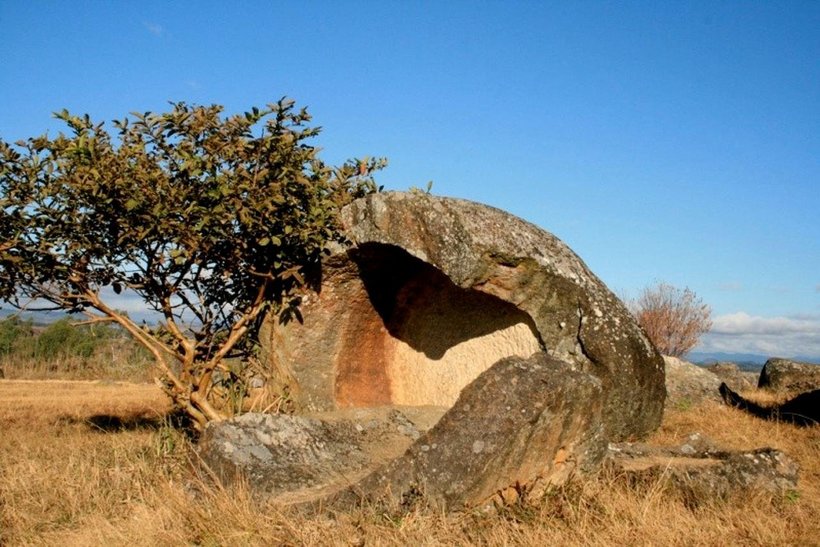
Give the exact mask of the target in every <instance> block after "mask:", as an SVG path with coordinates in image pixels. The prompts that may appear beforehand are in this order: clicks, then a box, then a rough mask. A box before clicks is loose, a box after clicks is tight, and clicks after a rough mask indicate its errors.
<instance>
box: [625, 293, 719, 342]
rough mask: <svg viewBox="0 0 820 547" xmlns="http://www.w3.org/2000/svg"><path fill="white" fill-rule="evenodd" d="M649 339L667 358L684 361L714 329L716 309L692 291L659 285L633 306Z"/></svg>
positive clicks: (639, 322) (633, 311)
mask: <svg viewBox="0 0 820 547" xmlns="http://www.w3.org/2000/svg"><path fill="white" fill-rule="evenodd" d="M630 308H631V311H632V313H633V314H634V315H635V318H636V319H637V320H638V324H639V325H640V326H641V327H643V329H644V331H645V332H646V335H647V336H649V339H650V340H652V343H654V344H655V347H657V348H658V351H660V352H661V353H662V354H664V355H671V356H673V357H681V356H683V355H685V354H686V353H687V352H688V351H689V350H690V349H692V348H693V347H695V345H696V344H697V343H698V340H699V339H700V337H701V335H703V334H704V333H706V332H709V329H711V328H712V320H711V316H712V309H711V308H710V307H709V306H708V305H706V304H704V303H703V301H702V300H701V299H700V298H699V297H698V296H697V295H696V294H695V293H694V292H692V291H691V290H689V289H688V288H686V289H683V290H681V289H677V288H675V287H673V286H672V285H669V284H667V283H659V284H657V285H655V286H652V287H647V288H645V289H644V290H643V292H642V293H641V295H640V296H639V297H638V299H637V300H636V301H634V302H632V303H631V304H630Z"/></svg>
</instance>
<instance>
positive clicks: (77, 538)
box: [0, 380, 820, 546]
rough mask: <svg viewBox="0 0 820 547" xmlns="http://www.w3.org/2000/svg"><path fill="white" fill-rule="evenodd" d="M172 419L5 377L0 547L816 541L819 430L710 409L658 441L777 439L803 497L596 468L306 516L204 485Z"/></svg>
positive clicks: (122, 392) (149, 394)
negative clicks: (525, 484)
mask: <svg viewBox="0 0 820 547" xmlns="http://www.w3.org/2000/svg"><path fill="white" fill-rule="evenodd" d="M167 410H168V403H167V401H166V400H165V398H164V397H163V395H162V394H161V393H160V391H159V390H158V389H157V388H154V387H153V386H145V385H133V384H102V383H92V382H13V381H8V380H6V381H0V430H2V431H3V443H0V544H2V545H6V544H8V545H21V544H22V545H25V544H38V545H43V544H44V545H129V546H134V545H396V546H399V545H401V546H404V545H548V544H562V545H601V546H604V545H606V546H609V545H782V544H795V545H797V544H799V545H811V544H816V541H817V538H818V537H820V529H818V525H819V524H820V462H818V454H820V427H814V428H803V429H801V428H797V427H794V426H791V425H788V424H780V423H776V422H771V423H770V422H762V421H760V420H757V419H755V418H753V417H751V416H747V415H746V414H744V413H742V412H740V411H737V410H735V409H733V408H729V407H725V406H721V405H717V404H707V405H703V406H695V407H692V408H691V409H688V410H685V411H683V410H670V411H669V412H668V413H667V415H666V416H665V419H664V422H663V425H662V427H661V429H660V430H659V431H658V432H657V433H656V434H655V436H654V438H653V439H652V440H653V441H654V442H663V443H669V444H675V443H681V442H682V441H683V439H684V438H685V437H686V436H687V435H688V434H689V433H692V432H694V431H699V432H702V433H703V434H705V435H707V436H711V437H712V438H713V439H714V440H715V441H717V442H719V443H720V444H722V445H724V446H727V447H729V448H737V449H747V448H754V447H759V446H763V445H770V446H774V447H776V448H779V449H781V450H784V451H785V452H786V453H788V454H789V455H791V456H792V457H793V458H795V459H796V460H797V461H798V462H799V463H800V464H801V466H802V471H801V484H800V490H799V493H796V494H793V495H790V496H787V497H785V498H782V499H780V498H773V497H772V496H767V495H765V494H760V495H755V496H753V497H751V498H749V499H746V500H744V502H743V503H742V504H740V503H737V504H736V503H720V502H716V503H714V504H705V505H699V506H697V507H694V508H693V507H690V506H687V505H686V503H685V500H682V499H681V498H680V496H678V495H676V493H675V492H674V491H673V490H671V489H670V488H669V486H668V484H667V483H666V482H665V481H663V480H660V479H659V480H658V481H654V482H649V483H646V484H641V485H629V484H627V483H626V482H625V481H623V480H620V479H619V477H617V476H610V475H606V474H603V475H602V476H600V477H598V478H595V479H587V480H576V481H573V482H570V483H569V484H567V485H564V486H562V487H560V488H555V489H553V490H552V491H550V492H549V493H548V494H547V495H545V496H544V497H542V498H540V499H532V500H527V501H526V502H524V503H520V504H518V505H512V506H509V507H505V508H502V509H501V510H500V511H498V512H480V511H467V512H462V513H453V514H445V513H442V512H440V511H436V510H435V509H431V508H419V509H417V510H415V511H413V512H410V513H409V514H406V515H391V514H387V513H385V512H383V511H381V510H379V509H378V508H376V507H363V508H359V509H356V510H352V511H349V512H339V513H322V514H319V515H308V514H305V513H303V512H300V511H299V510H296V509H293V508H282V507H277V506H275V505H273V504H271V503H266V502H264V501H259V500H257V499H254V498H253V496H251V495H250V493H249V492H248V490H247V488H244V487H243V486H242V485H241V484H240V485H237V486H234V487H231V488H222V487H220V486H218V485H216V484H214V483H212V482H211V481H209V480H207V479H203V478H201V477H198V476H197V475H196V474H195V473H193V472H192V469H193V467H194V466H192V461H193V460H194V459H195V453H194V452H193V451H192V450H191V447H190V445H189V444H188V441H187V440H186V439H185V438H184V437H183V436H182V435H180V434H179V433H178V432H177V431H175V430H173V429H171V428H169V427H168V426H166V425H165V423H164V421H163V420H162V416H163V414H164V413H165V412H166V411H167ZM101 415H108V416H119V417H120V418H121V420H122V423H123V424H125V426H124V427H121V428H113V429H105V428H100V427H97V426H96V425H94V422H93V421H92V420H91V418H93V417H94V416H101ZM139 416H141V417H142V420H141V421H139V420H133V419H131V418H133V417H139ZM152 417H153V418H154V419H153V421H152V419H151V418H152ZM129 424H131V425H129Z"/></svg>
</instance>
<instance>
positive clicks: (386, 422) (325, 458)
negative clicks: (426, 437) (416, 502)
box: [198, 407, 444, 503]
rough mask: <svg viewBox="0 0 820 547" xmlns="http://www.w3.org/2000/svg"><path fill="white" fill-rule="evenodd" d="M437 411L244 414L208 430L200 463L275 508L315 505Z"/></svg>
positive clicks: (398, 446)
mask: <svg viewBox="0 0 820 547" xmlns="http://www.w3.org/2000/svg"><path fill="white" fill-rule="evenodd" d="M443 412H444V409H440V408H434V407H420V408H384V407H382V408H366V409H347V410H340V411H334V412H328V413H322V414H316V415H313V416H289V415H285V414H273V415H272V414H244V415H242V416H239V417H236V418H233V419H230V420H227V421H223V422H211V423H210V424H208V426H207V428H206V429H205V432H204V434H203V436H202V438H201V439H200V442H199V445H198V451H199V455H200V457H201V459H202V461H203V462H204V463H205V464H206V465H207V466H208V467H209V468H210V469H211V470H212V471H213V472H215V473H216V474H217V476H219V477H220V478H221V479H222V480H223V481H225V482H231V481H233V480H235V479H236V478H237V477H243V478H245V479H247V481H248V483H249V484H250V485H252V487H253V489H254V491H256V492H261V493H265V494H267V495H269V496H270V497H271V498H272V499H274V500H278V501H280V502H282V503H296V502H304V501H311V500H314V499H320V498H322V497H323V496H327V495H328V494H330V493H332V492H335V491H337V490H339V489H341V488H345V487H348V486H350V485H351V484H353V483H355V482H356V481H357V480H359V479H361V478H362V477H363V476H365V475H366V474H367V473H369V472H371V471H373V470H374V469H375V468H376V467H378V466H379V465H382V464H385V463H386V462H388V461H389V460H390V459H392V458H395V457H397V456H399V455H401V454H402V452H404V450H406V449H407V447H409V446H410V445H411V444H412V443H413V441H415V440H416V439H418V438H419V437H420V436H421V434H422V432H424V431H426V430H427V429H429V428H430V427H432V425H433V424H434V423H435V422H436V421H438V419H439V418H440V417H441V415H442V413H443Z"/></svg>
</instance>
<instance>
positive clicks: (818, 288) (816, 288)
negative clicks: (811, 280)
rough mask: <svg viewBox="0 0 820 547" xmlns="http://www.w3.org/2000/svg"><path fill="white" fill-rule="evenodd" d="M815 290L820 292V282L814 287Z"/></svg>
mask: <svg viewBox="0 0 820 547" xmlns="http://www.w3.org/2000/svg"><path fill="white" fill-rule="evenodd" d="M814 290H815V291H817V292H820V283H818V284H817V286H815V287H814Z"/></svg>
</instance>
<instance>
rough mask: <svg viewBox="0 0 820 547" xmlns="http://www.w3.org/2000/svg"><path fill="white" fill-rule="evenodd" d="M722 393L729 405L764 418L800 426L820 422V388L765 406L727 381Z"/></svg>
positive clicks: (721, 386) (721, 388) (723, 385)
mask: <svg viewBox="0 0 820 547" xmlns="http://www.w3.org/2000/svg"><path fill="white" fill-rule="evenodd" d="M720 394H721V396H722V397H723V400H724V402H725V403H726V404H727V405H730V406H734V407H736V408H739V409H741V410H744V411H746V412H748V413H749V414H752V415H754V416H757V417H758V418H763V419H764V420H780V421H782V422H789V423H792V424H794V425H797V426H800V427H809V426H814V425H818V424H820V389H816V390H814V391H807V392H805V393H801V394H800V395H798V396H796V397H795V398H793V399H790V400H788V401H786V402H785V403H783V404H780V405H774V406H763V405H759V404H757V403H755V402H753V401H750V400H748V399H744V398H743V397H742V396H740V395H739V394H738V393H735V392H734V391H732V390H731V389H729V386H727V385H726V384H725V383H723V384H720Z"/></svg>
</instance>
